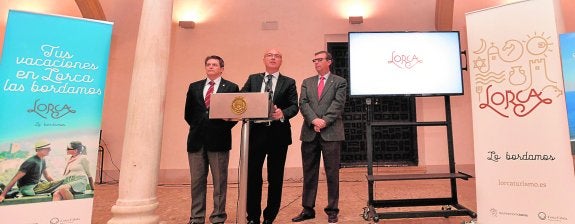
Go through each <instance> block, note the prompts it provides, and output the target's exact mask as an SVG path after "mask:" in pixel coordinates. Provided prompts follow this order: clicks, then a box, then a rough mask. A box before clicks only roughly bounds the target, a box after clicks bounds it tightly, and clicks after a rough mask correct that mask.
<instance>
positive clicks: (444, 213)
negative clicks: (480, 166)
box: [362, 96, 477, 222]
mask: <svg viewBox="0 0 575 224" xmlns="http://www.w3.org/2000/svg"><path fill="white" fill-rule="evenodd" d="M444 99H445V121H431V122H374V121H373V114H372V112H371V111H372V107H373V105H372V103H371V98H367V99H366V104H367V126H366V128H367V130H366V135H367V136H366V138H367V175H366V178H367V182H368V194H369V195H368V201H367V207H364V208H363V214H362V216H363V218H364V219H365V220H366V221H368V220H370V219H372V220H373V221H374V222H378V221H379V220H380V219H397V218H422V217H446V218H447V217H450V216H470V217H471V218H476V217H477V214H476V213H475V212H474V211H472V210H470V209H468V208H466V207H464V206H463V205H461V204H459V201H458V198H457V181H456V180H457V179H463V180H468V179H469V178H472V176H471V175H469V174H466V173H463V172H456V171H455V155H454V149H453V132H452V127H451V105H450V99H449V96H444ZM376 126H445V127H446V129H447V142H448V143H447V146H448V147H447V152H448V156H449V172H448V173H427V174H394V175H374V173H373V136H372V134H371V133H372V127H376ZM431 179H443V180H449V183H450V188H451V197H445V198H415V199H393V200H389V199H388V200H376V199H375V198H374V184H375V182H378V181H382V182H385V181H410V180H431ZM418 206H440V207H439V209H437V210H418V211H394V212H377V211H376V208H388V207H418Z"/></svg>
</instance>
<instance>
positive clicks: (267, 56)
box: [264, 53, 282, 58]
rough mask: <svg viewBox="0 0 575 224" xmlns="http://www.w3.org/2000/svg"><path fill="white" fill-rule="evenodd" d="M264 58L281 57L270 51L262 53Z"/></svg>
mask: <svg viewBox="0 0 575 224" xmlns="http://www.w3.org/2000/svg"><path fill="white" fill-rule="evenodd" d="M264 56H265V57H266V58H282V55H281V54H272V53H267V54H265V55H264Z"/></svg>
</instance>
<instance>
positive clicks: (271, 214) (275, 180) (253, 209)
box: [246, 127, 288, 221]
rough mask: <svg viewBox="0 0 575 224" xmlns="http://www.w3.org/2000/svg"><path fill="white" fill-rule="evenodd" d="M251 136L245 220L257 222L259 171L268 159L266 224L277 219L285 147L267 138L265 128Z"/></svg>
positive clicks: (260, 189) (258, 215) (285, 153)
mask: <svg viewBox="0 0 575 224" xmlns="http://www.w3.org/2000/svg"><path fill="white" fill-rule="evenodd" d="M258 128H260V129H259V130H255V128H254V129H253V130H254V131H253V132H252V134H253V135H252V136H253V137H254V138H253V139H251V141H250V151H249V153H248V192H247V209H246V210H247V213H248V217H247V219H248V220H254V221H256V220H258V221H259V220H260V215H261V213H262V212H261V200H262V184H263V179H262V168H263V164H264V160H265V159H266V156H267V178H268V197H267V200H268V201H267V204H266V208H265V209H264V212H263V216H264V219H265V220H270V221H273V220H275V218H276V217H277V215H278V212H279V209H280V205H281V197H282V187H283V177H284V167H285V161H286V155H287V149H288V146H287V145H284V144H278V143H277V142H276V141H277V140H276V139H273V138H270V137H269V136H266V134H269V131H268V130H267V129H266V128H265V127H258Z"/></svg>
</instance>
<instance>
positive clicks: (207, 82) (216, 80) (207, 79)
mask: <svg viewBox="0 0 575 224" xmlns="http://www.w3.org/2000/svg"><path fill="white" fill-rule="evenodd" d="M212 81H214V83H215V84H214V85H215V86H218V85H219V84H220V82H221V81H222V77H221V76H219V77H218V78H216V79H214V80H212ZM209 85H210V78H206V86H209Z"/></svg>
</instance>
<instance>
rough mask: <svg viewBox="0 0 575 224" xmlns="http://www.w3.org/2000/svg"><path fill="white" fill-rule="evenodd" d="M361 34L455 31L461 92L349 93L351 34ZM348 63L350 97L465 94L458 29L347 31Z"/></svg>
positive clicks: (350, 80)
mask: <svg viewBox="0 0 575 224" xmlns="http://www.w3.org/2000/svg"><path fill="white" fill-rule="evenodd" d="M358 33H359V34H362V33H392V34H393V33H402V34H405V33H455V34H457V40H458V44H457V48H458V50H459V66H460V70H459V75H460V77H461V79H460V80H461V92H460V93H456V92H453V93H411V94H408V93H406V94H401V93H397V94H355V95H354V94H352V93H351V82H352V77H351V76H352V74H351V60H352V59H351V35H352V34H358ZM347 37H348V45H347V47H348V54H349V57H348V63H349V83H348V87H349V88H348V94H349V96H350V97H368V96H414V97H425V96H462V95H465V85H464V80H463V70H464V68H463V61H462V59H461V57H462V54H463V52H462V51H461V35H460V32H459V31H365V32H348V36H347Z"/></svg>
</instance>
